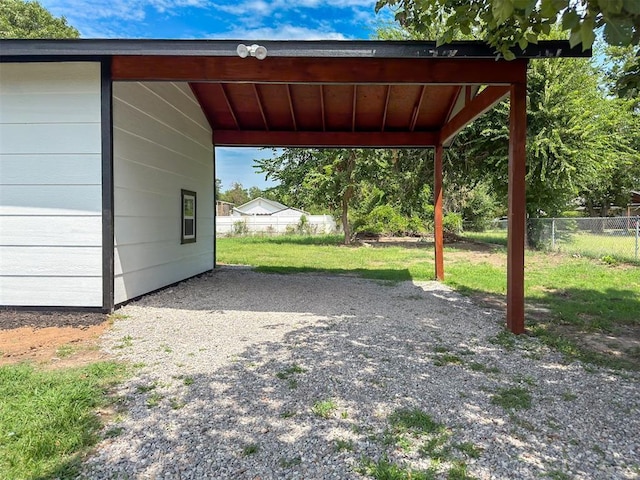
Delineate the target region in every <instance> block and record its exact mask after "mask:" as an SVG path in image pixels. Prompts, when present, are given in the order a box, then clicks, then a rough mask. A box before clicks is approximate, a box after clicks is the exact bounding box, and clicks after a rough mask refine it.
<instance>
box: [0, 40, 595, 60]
mask: <svg viewBox="0 0 640 480" xmlns="http://www.w3.org/2000/svg"><path fill="white" fill-rule="evenodd" d="M240 43H245V44H246V43H254V42H251V41H250V42H247V40H157V39H154V40H150V39H64V40H37V39H11V40H0V52H1V53H0V58H3V57H10V56H34V57H35V56H37V57H41V58H45V57H47V56H61V57H64V56H76V57H78V56H103V55H104V56H109V55H131V56H141V55H144V56H147V55H152V56H156V55H180V56H191V57H194V56H195V57H197V56H207V57H212V56H213V57H216V56H217V57H237V52H236V48H237V46H238V45H239V44H240ZM255 43H259V44H260V45H263V46H265V47H266V48H267V51H268V54H269V57H299V58H304V57H311V58H340V57H342V58H345V57H347V58H352V57H353V58H356V57H357V58H367V57H368V58H426V57H428V58H437V57H440V58H487V59H491V60H495V59H496V58H498V55H497V54H496V52H495V51H494V49H493V48H491V47H490V46H489V45H487V44H486V43H484V42H480V41H457V42H451V43H449V44H445V45H441V46H439V47H436V43H435V42H433V41H388V40H387V41H385V40H380V41H375V40H373V41H372V40H356V41H343V40H340V41H331V40H321V41H268V40H264V41H262V40H258V41H256V42H255ZM514 53H515V55H516V57H519V58H553V57H590V56H591V51H590V50H588V51H586V52H583V51H582V50H581V48H580V45H578V46H576V47H575V48H570V46H569V42H568V41H566V40H547V41H540V42H538V44H535V45H534V44H529V45H528V46H527V48H526V49H525V50H524V51H523V50H520V49H519V48H515V49H514ZM245 61H246V62H259V60H257V59H255V58H247V59H245Z"/></svg>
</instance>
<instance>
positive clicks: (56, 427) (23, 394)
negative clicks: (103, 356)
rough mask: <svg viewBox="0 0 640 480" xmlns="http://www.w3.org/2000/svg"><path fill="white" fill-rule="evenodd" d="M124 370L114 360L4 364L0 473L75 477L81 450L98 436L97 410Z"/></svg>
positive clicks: (0, 370) (18, 477)
mask: <svg viewBox="0 0 640 480" xmlns="http://www.w3.org/2000/svg"><path fill="white" fill-rule="evenodd" d="M123 375H124V367H123V366H122V365H119V364H116V363H113V362H101V363H95V364H92V365H89V366H86V367H81V368H74V369H67V370H44V369H38V368H36V367H34V366H32V365H29V364H19V365H6V366H2V367H0V479H3V480H4V479H7V480H8V479H12V480H22V479H25V480H26V479H44V478H61V479H66V478H75V477H76V476H77V469H78V466H79V462H80V460H81V456H82V454H84V453H85V452H86V451H87V449H88V447H90V446H91V445H94V444H95V443H96V442H97V440H98V430H99V428H100V427H101V423H100V420H99V418H98V417H97V415H96V413H95V410H96V409H97V408H99V407H104V406H105V405H107V403H108V401H107V396H106V392H107V390H108V388H109V387H110V386H111V385H113V383H114V382H116V381H117V380H119V379H120V378H121V377H122V376H123Z"/></svg>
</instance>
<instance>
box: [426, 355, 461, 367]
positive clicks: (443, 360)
mask: <svg viewBox="0 0 640 480" xmlns="http://www.w3.org/2000/svg"><path fill="white" fill-rule="evenodd" d="M433 364H434V365H435V366H436V367H444V366H446V365H450V364H453V365H462V359H461V358H460V357H459V356H457V355H454V354H452V353H443V354H441V355H436V356H435V357H433Z"/></svg>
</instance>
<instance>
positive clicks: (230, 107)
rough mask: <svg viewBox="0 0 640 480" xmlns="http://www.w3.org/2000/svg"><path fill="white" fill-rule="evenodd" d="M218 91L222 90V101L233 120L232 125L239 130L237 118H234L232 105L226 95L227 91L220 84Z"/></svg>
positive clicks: (234, 113)
mask: <svg viewBox="0 0 640 480" xmlns="http://www.w3.org/2000/svg"><path fill="white" fill-rule="evenodd" d="M220 90H222V96H223V97H224V101H225V103H226V104H227V108H228V109H229V113H231V117H232V118H233V123H235V124H236V128H237V129H238V130H240V122H238V117H237V116H236V112H235V110H234V109H233V105H232V104H231V99H230V98H229V95H228V94H227V89H226V88H225V87H224V84H222V83H221V84H220Z"/></svg>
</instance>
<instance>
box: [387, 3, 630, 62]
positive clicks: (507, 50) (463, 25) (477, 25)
mask: <svg viewBox="0 0 640 480" xmlns="http://www.w3.org/2000/svg"><path fill="white" fill-rule="evenodd" d="M383 7H390V8H391V9H392V10H394V11H395V12H396V15H395V17H396V20H398V21H399V22H400V24H401V25H402V26H403V27H405V28H407V29H409V30H412V31H415V32H416V33H417V34H418V35H419V36H423V37H424V36H425V34H427V33H429V32H431V31H432V29H433V28H432V25H434V24H437V25H444V26H445V29H444V32H443V33H442V34H441V35H439V38H438V42H439V43H449V42H451V41H452V40H454V38H455V37H456V35H458V34H459V33H462V34H463V35H470V34H471V35H473V36H474V37H476V38H482V39H483V40H485V41H486V42H488V43H489V44H490V45H491V46H493V47H494V48H495V49H496V51H497V52H499V53H501V54H502V55H503V56H504V57H505V58H507V59H512V58H514V53H513V51H512V50H513V49H514V48H515V47H520V48H521V49H524V48H526V47H527V45H528V44H529V43H537V41H538V39H539V38H541V37H544V36H546V35H548V34H549V33H550V32H551V29H552V28H553V26H554V25H555V24H556V23H557V22H558V21H560V28H561V29H562V30H563V31H565V32H567V34H568V36H569V42H570V44H571V46H575V45H579V44H582V49H583V50H587V49H589V48H591V46H592V44H593V42H594V40H595V35H596V34H595V31H596V30H598V29H600V28H603V36H604V39H605V41H606V42H607V43H609V44H610V45H621V46H624V45H630V44H638V43H640V1H638V0H464V1H461V0H378V2H377V3H376V11H379V10H380V9H382V8H383Z"/></svg>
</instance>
